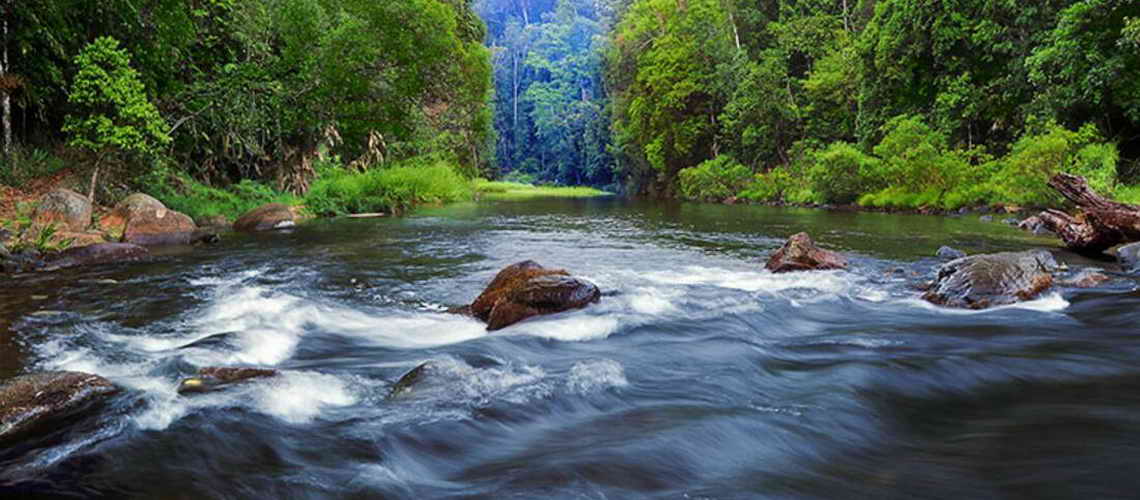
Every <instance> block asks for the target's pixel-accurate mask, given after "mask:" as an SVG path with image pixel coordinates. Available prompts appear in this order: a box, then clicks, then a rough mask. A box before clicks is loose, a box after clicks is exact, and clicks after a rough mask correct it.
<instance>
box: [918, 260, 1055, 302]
mask: <svg viewBox="0 0 1140 500" xmlns="http://www.w3.org/2000/svg"><path fill="white" fill-rule="evenodd" d="M1058 267H1059V266H1058V264H1057V261H1056V260H1054V258H1053V255H1052V254H1050V253H1049V252H1047V251H1044V250H1031V251H1026V252H1006V253H997V254H987V255H972V256H969V257H964V258H961V259H957V260H954V261H951V262H948V263H946V264H944V265H943V266H942V267H941V268H940V269H939V270H938V277H937V278H936V279H935V282H934V284H933V286H931V288H930V289H929V290H928V291H927V292H926V293H925V294H924V295H923V299H925V300H927V301H929V302H931V303H934V304H938V305H942V306H947V307H956V308H964V309H985V308H988V307H994V306H1000V305H1006V304H1013V303H1015V302H1020V301H1024V300H1031V299H1033V298H1036V297H1037V296H1038V295H1040V294H1041V293H1042V292H1044V291H1045V290H1048V289H1049V287H1051V286H1053V275H1052V271H1053V270H1055V269H1057V268H1058Z"/></svg>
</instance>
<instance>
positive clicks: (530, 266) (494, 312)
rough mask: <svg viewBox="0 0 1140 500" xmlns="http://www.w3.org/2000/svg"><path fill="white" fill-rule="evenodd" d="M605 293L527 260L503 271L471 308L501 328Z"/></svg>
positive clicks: (574, 306)
mask: <svg viewBox="0 0 1140 500" xmlns="http://www.w3.org/2000/svg"><path fill="white" fill-rule="evenodd" d="M601 295H602V294H601V291H600V290H598V287H597V286H596V285H594V284H593V283H590V282H588V281H586V280H583V279H580V278H575V277H573V276H570V274H569V273H567V272H566V271H565V270H562V269H548V268H545V267H542V266H541V265H540V264H538V263H537V262H535V261H533V260H526V261H522V262H518V263H515V264H512V265H510V266H507V267H506V268H504V269H503V270H502V271H499V273H498V274H496V275H495V278H494V279H493V280H491V284H489V285H487V288H486V289H485V290H484V291H483V293H482V294H480V295H479V297H478V298H476V299H475V302H472V303H471V307H470V309H469V312H470V314H471V315H472V316H475V317H476V318H479V319H480V320H483V321H486V322H487V329H488V330H499V329H502V328H506V327H508V326H510V325H513V324H515V323H518V322H520V321H523V320H525V319H528V318H532V317H534V316H541V315H546V314H554V313H559V312H563V311H569V310H571V309H580V308H583V307H586V306H587V305H590V304H592V303H595V302H597V301H598V300H600V299H601ZM457 312H459V310H457Z"/></svg>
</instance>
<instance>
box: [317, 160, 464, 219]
mask: <svg viewBox="0 0 1140 500" xmlns="http://www.w3.org/2000/svg"><path fill="white" fill-rule="evenodd" d="M471 184H472V183H471V181H469V180H468V179H466V178H464V177H463V176H461V175H459V174H458V173H457V172H456V171H455V169H454V168H453V167H452V166H451V165H449V164H448V163H447V162H445V161H443V160H439V159H435V160H425V159H423V158H414V159H411V160H406V161H403V162H400V163H399V164H396V165H393V166H390V167H386V168H374V169H371V170H366V171H364V172H354V171H350V170H347V169H344V168H339V167H334V168H323V169H321V171H320V172H318V176H317V179H316V180H315V181H314V182H313V185H312V187H311V188H310V189H309V192H308V194H306V195H305V205H306V207H307V208H308V209H309V210H310V211H312V212H314V213H318V214H347V213H358V212H384V211H388V212H392V213H402V212H405V211H407V210H410V209H412V208H414V207H416V206H418V205H423V204H435V203H449V202H455V201H463V200H469V199H471V197H472V187H471Z"/></svg>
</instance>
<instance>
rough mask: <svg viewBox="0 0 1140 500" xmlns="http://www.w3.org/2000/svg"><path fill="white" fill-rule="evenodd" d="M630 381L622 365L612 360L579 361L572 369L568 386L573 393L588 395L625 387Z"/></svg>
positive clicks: (567, 381)
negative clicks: (607, 389)
mask: <svg viewBox="0 0 1140 500" xmlns="http://www.w3.org/2000/svg"><path fill="white" fill-rule="evenodd" d="M628 385H629V380H626V378H625V370H624V369H623V368H622V366H621V363H618V362H617V361H614V360H612V359H597V360H589V361H579V362H577V363H574V366H571V367H570V375H569V377H568V378H567V379H566V386H567V387H568V388H569V389H570V390H571V391H573V392H577V393H581V394H587V393H591V392H595V391H598V390H601V389H606V388H609V387H625V386H628Z"/></svg>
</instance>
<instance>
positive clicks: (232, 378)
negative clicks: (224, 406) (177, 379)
mask: <svg viewBox="0 0 1140 500" xmlns="http://www.w3.org/2000/svg"><path fill="white" fill-rule="evenodd" d="M277 373H278V372H277V370H273V369H269V368H254V367H248V366H208V367H205V368H201V369H199V370H198V374H197V375H196V376H193V377H190V378H186V379H184V380H182V382H181V383H179V384H178V393H179V394H195V393H203V392H211V391H216V390H219V389H223V388H225V387H228V386H230V385H233V384H237V383H239V382H245V381H248V380H252V379H257V378H267V377H274V376H277Z"/></svg>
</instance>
